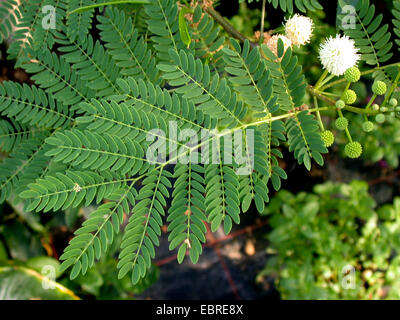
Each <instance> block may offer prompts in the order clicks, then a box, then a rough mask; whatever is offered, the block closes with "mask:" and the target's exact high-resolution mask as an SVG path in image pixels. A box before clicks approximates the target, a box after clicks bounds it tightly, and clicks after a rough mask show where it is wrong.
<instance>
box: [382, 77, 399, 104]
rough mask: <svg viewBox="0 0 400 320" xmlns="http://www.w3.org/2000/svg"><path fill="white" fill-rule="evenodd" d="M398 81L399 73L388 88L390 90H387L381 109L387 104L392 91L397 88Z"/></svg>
mask: <svg viewBox="0 0 400 320" xmlns="http://www.w3.org/2000/svg"><path fill="white" fill-rule="evenodd" d="M399 80H400V71H399V73H398V74H397V76H396V79H395V80H394V82H393V84H392V86H391V87H390V90H389V92H388V94H387V95H386V97H385V100H383V102H382V107H385V106H386V104H387V102H388V101H389V99H390V97H391V96H392V94H393V92H394V89H396V88H397V84H398V82H399Z"/></svg>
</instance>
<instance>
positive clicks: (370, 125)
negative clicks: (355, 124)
mask: <svg viewBox="0 0 400 320" xmlns="http://www.w3.org/2000/svg"><path fill="white" fill-rule="evenodd" d="M362 128H363V130H364V131H365V132H371V131H372V130H374V124H373V123H372V122H371V121H365V122H364V123H363V124H362Z"/></svg>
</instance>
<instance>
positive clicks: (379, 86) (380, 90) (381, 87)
mask: <svg viewBox="0 0 400 320" xmlns="http://www.w3.org/2000/svg"><path fill="white" fill-rule="evenodd" d="M386 90H387V86H386V83H384V82H383V81H379V80H377V81H375V82H374V84H373V85H372V92H373V93H375V94H376V95H378V96H381V95H384V94H385V93H386Z"/></svg>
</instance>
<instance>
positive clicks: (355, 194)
mask: <svg viewBox="0 0 400 320" xmlns="http://www.w3.org/2000/svg"><path fill="white" fill-rule="evenodd" d="M264 214H266V215H267V216H268V217H269V219H270V222H271V227H272V231H271V232H270V233H269V234H268V239H269V241H270V245H269V247H268V252H269V253H270V254H272V255H271V257H270V258H269V260H268V263H267V265H266V267H265V269H264V270H263V271H262V272H261V273H260V274H259V277H265V276H273V277H276V280H275V285H276V287H277V289H278V290H279V292H280V294H281V297H282V298H284V299H399V298H400V295H399V288H400V281H399V276H400V241H399V237H398V234H399V232H400V198H396V199H395V200H394V202H393V204H391V205H384V206H381V207H379V208H376V204H375V201H374V200H373V198H372V197H371V196H370V195H369V194H368V185H367V184H366V183H365V182H361V181H353V182H352V183H351V184H348V185H346V184H333V183H326V184H323V185H317V186H315V188H314V192H313V193H305V192H301V193H299V194H297V195H294V194H292V193H290V192H288V191H285V190H282V191H280V192H279V193H277V195H276V196H275V197H274V198H273V199H271V202H270V205H269V206H268V207H267V208H266V210H265V211H264Z"/></svg>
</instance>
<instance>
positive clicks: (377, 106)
mask: <svg viewBox="0 0 400 320" xmlns="http://www.w3.org/2000/svg"><path fill="white" fill-rule="evenodd" d="M379 108H380V107H379V104H376V103H374V104H373V105H372V110H374V111H378V110H379Z"/></svg>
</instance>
